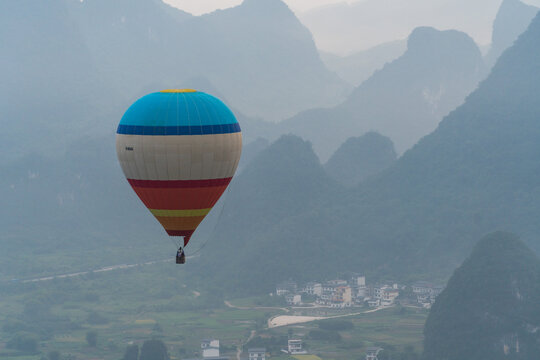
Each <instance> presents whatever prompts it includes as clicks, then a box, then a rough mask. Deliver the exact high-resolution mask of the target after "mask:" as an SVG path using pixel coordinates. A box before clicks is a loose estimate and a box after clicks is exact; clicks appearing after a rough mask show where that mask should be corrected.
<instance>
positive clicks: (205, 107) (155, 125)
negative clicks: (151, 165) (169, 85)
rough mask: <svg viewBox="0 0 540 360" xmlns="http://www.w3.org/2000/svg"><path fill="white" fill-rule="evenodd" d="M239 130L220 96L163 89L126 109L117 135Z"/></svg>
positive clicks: (208, 132)
mask: <svg viewBox="0 0 540 360" xmlns="http://www.w3.org/2000/svg"><path fill="white" fill-rule="evenodd" d="M233 132H240V125H239V124H238V121H237V120H236V118H235V116H234V114H233V113H232V112H231V110H229V108H228V107H227V106H226V105H225V104H224V103H223V102H222V101H221V100H219V99H217V98H215V97H213V96H212V95H208V94H206V93H203V92H198V91H195V90H163V91H161V92H156V93H152V94H149V95H146V96H143V97H142V98H140V99H139V100H137V101H136V102H135V103H134V104H133V105H131V106H130V107H129V109H128V110H127V111H126V113H125V114H124V116H123V117H122V120H121V121H120V125H118V130H117V133H118V134H126V135H206V134H225V133H233Z"/></svg>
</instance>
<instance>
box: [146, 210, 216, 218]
mask: <svg viewBox="0 0 540 360" xmlns="http://www.w3.org/2000/svg"><path fill="white" fill-rule="evenodd" d="M210 210H212V209H211V208H209V209H193V210H159V209H150V212H151V213H152V214H154V216H165V217H191V216H205V215H207V214H208V213H209V212H210Z"/></svg>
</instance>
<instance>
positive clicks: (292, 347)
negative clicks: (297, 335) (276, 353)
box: [287, 339, 307, 355]
mask: <svg viewBox="0 0 540 360" xmlns="http://www.w3.org/2000/svg"><path fill="white" fill-rule="evenodd" d="M287 352H288V353H289V354H291V355H304V354H307V351H305V350H304V349H302V340H300V339H296V340H293V339H291V340H289V341H288V342H287Z"/></svg>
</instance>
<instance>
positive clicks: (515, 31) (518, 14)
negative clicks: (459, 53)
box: [486, 0, 538, 67]
mask: <svg viewBox="0 0 540 360" xmlns="http://www.w3.org/2000/svg"><path fill="white" fill-rule="evenodd" d="M537 12H538V8H537V7H534V6H532V5H527V4H525V3H523V2H521V1H519V0H504V1H503V3H502V5H501V7H500V8H499V11H498V13H497V17H496V18H495V21H494V22H493V35H492V43H491V49H490V50H489V53H488V54H487V56H486V63H487V64H488V65H489V67H492V66H493V65H494V64H495V62H496V61H497V59H498V58H499V56H500V55H501V54H502V53H503V52H504V50H506V49H507V48H508V47H510V46H512V44H513V43H514V41H515V40H516V39H517V38H518V36H519V35H520V34H522V33H523V32H524V31H525V30H526V29H527V27H528V26H529V24H530V23H531V20H532V19H533V18H534V16H535V15H536V13H537Z"/></svg>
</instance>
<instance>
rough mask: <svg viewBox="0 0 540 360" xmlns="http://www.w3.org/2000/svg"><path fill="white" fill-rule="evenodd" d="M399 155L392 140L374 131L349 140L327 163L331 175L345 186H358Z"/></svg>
mask: <svg viewBox="0 0 540 360" xmlns="http://www.w3.org/2000/svg"><path fill="white" fill-rule="evenodd" d="M396 158H397V155H396V151H395V150H394V144H392V141H391V140H390V139H389V138H387V137H385V136H382V135H380V134H377V133H375V132H368V133H366V134H364V135H362V136H359V137H351V138H349V139H347V141H345V142H344V143H343V145H341V146H340V147H339V149H337V150H336V152H335V153H334V155H332V157H331V158H330V159H329V160H328V162H327V163H326V164H325V165H324V168H325V170H326V171H327V172H328V174H329V175H330V176H331V177H332V178H334V179H335V180H337V181H338V182H340V183H341V184H343V185H346V186H355V185H358V184H359V183H360V182H361V181H363V180H364V179H366V178H367V177H369V176H373V175H376V174H378V173H380V172H381V171H382V170H384V169H386V168H388V167H390V165H392V164H393V163H394V162H395V161H396Z"/></svg>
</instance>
